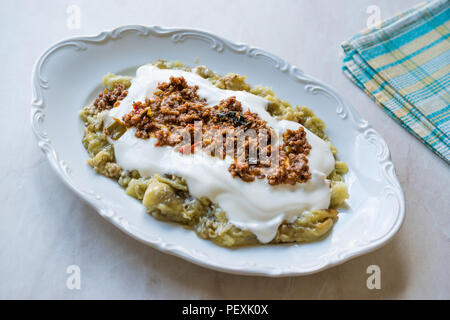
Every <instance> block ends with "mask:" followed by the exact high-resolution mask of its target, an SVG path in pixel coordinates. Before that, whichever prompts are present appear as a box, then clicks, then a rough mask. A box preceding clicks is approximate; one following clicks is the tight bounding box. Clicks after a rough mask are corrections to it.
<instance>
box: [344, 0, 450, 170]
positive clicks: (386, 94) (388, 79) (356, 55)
mask: <svg viewBox="0 0 450 320" xmlns="http://www.w3.org/2000/svg"><path fill="white" fill-rule="evenodd" d="M449 28H450V1H449V0H438V1H429V2H424V3H422V4H419V5H418V6H416V7H414V8H412V9H409V10H407V11H405V12H403V13H401V14H398V15H397V16H395V17H393V18H391V19H389V20H386V21H384V22H382V23H380V24H379V25H377V26H375V27H373V28H370V29H367V30H364V31H362V32H361V33H359V34H357V35H355V36H354V37H353V38H351V39H350V40H348V41H346V42H344V43H343V44H342V48H343V50H344V59H343V62H344V66H343V70H344V73H345V74H346V75H347V76H348V77H349V78H350V79H351V80H352V81H354V82H355V83H356V84H357V85H358V86H359V87H360V88H361V89H363V90H364V91H365V92H366V93H367V94H368V95H369V96H370V97H372V98H373V99H374V100H375V101H376V103H377V104H378V105H379V106H381V107H382V108H383V109H384V110H385V111H386V113H387V114H388V115H389V116H390V117H391V118H393V119H394V120H395V121H397V122H398V123H399V124H400V125H401V126H402V127H404V128H405V129H406V130H408V131H409V132H410V133H411V134H413V135H414V136H415V137H416V138H418V139H419V140H420V141H422V142H423V143H424V144H425V145H426V146H427V147H428V148H430V149H431V150H432V151H434V152H435V153H436V154H438V155H439V156H440V157H442V158H443V159H444V160H445V161H446V162H447V163H449V164H450V94H449V89H450V84H449V83H450V41H449V38H448V37H449V33H450V32H449Z"/></svg>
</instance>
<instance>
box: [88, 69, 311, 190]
mask: <svg viewBox="0 0 450 320" xmlns="http://www.w3.org/2000/svg"><path fill="white" fill-rule="evenodd" d="M197 90H198V86H189V85H188V84H187V82H186V80H185V79H184V77H171V78H170V81H169V82H163V83H159V85H158V87H157V90H155V92H154V93H153V96H152V97H151V98H146V99H145V101H143V102H134V103H133V110H132V111H131V112H130V113H128V114H126V115H124V116H123V118H122V120H123V125H124V126H125V127H127V128H130V127H134V128H136V133H135V135H136V137H137V138H141V139H147V138H150V137H153V138H156V140H157V142H156V144H155V146H172V147H174V148H175V149H176V150H177V151H179V152H182V153H186V152H196V151H197V150H203V151H205V152H207V153H208V154H210V155H211V156H213V157H217V158H219V159H222V160H223V159H225V157H226V156H227V155H228V156H230V157H232V158H234V162H233V163H232V164H231V165H230V166H229V168H228V171H229V172H230V174H231V175H232V176H233V177H239V178H240V179H242V180H244V181H246V182H251V181H254V180H255V178H258V179H263V178H267V181H268V183H269V184H271V185H278V184H292V185H293V184H295V183H302V182H306V181H307V180H308V179H310V178H311V173H310V172H309V166H308V159H307V155H308V154H309V151H310V150H311V145H310V144H309V143H308V141H307V140H306V132H305V130H304V129H303V127H299V128H298V129H297V130H286V132H285V133H284V134H283V144H282V145H281V146H278V147H277V150H276V151H278V152H277V153H276V152H272V151H273V150H272V149H271V148H272V145H271V142H272V139H274V138H275V137H276V133H275V132H274V130H273V129H272V128H270V127H268V126H267V123H266V121H264V120H262V119H261V118H260V117H259V115H258V114H256V113H252V112H250V110H247V111H244V110H243V109H242V105H241V103H240V102H239V101H237V100H236V97H229V98H227V99H224V100H222V101H220V103H219V104H218V105H215V106H212V107H209V106H207V102H206V101H205V99H202V98H201V97H199V95H198V94H197ZM126 93H127V91H125V90H124V88H123V86H122V87H121V85H118V86H116V87H115V88H114V90H113V91H112V92H108V91H107V90H105V92H104V93H102V94H100V95H99V98H98V99H97V100H96V103H94V104H95V105H96V107H97V108H102V109H110V108H112V107H114V104H116V103H117V102H118V101H120V100H121V99H123V97H125V96H126ZM198 124H200V127H199V126H198ZM250 129H251V131H252V132H253V133H254V134H253V135H250V134H248V135H247V134H246V133H247V132H249V130H250ZM106 133H107V134H111V133H110V132H106ZM199 136H200V139H199V138H198V137H199ZM241 136H244V139H243V140H241V139H240V137H241ZM186 138H188V139H187V141H186ZM196 138H197V139H196ZM263 141H265V143H263ZM253 148H255V149H253ZM255 150H256V151H255ZM251 151H253V153H252V152H251ZM262 154H264V155H266V157H262V156H261V155H262ZM275 154H278V162H277V163H278V165H275V166H273V165H271V163H272V162H271V161H270V159H271V158H270V157H272V156H274V155H275ZM260 158H261V159H260Z"/></svg>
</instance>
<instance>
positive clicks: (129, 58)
mask: <svg viewBox="0 0 450 320" xmlns="http://www.w3.org/2000/svg"><path fill="white" fill-rule="evenodd" d="M196 58H198V59H199V62H200V63H201V64H204V65H206V66H208V67H210V68H212V69H213V70H215V71H217V72H219V73H221V74H225V73H228V72H235V73H239V74H243V75H247V80H248V81H249V82H250V83H251V84H253V85H254V84H264V85H267V86H271V87H272V88H273V89H274V91H275V92H276V93H277V94H278V96H279V97H281V98H282V99H285V100H287V101H290V102H291V103H292V104H294V105H295V104H301V105H306V106H308V107H310V108H311V109H313V110H314V112H315V113H316V114H317V115H318V116H319V117H320V118H321V119H323V120H324V121H325V123H326V125H327V133H328V136H329V137H330V139H331V141H332V142H333V143H334V144H335V145H336V147H337V148H338V150H339V157H340V158H341V159H342V160H344V161H345V162H347V164H348V166H349V169H350V171H349V173H348V174H347V175H346V176H345V177H346V183H347V185H348V188H349V193H350V199H349V201H348V205H349V207H348V208H347V209H344V210H341V211H340V215H339V220H338V222H337V224H336V225H335V226H334V229H333V231H332V232H331V234H330V235H329V236H328V237H327V238H325V239H324V240H322V241H318V242H314V243H309V244H302V245H296V244H294V245H266V246H258V247H249V248H240V249H226V248H221V247H219V246H216V245H214V244H212V243H211V242H209V241H205V240H202V239H200V238H198V237H197V236H196V234H195V233H194V232H193V231H190V230H186V229H184V228H182V227H180V226H179V225H175V224H170V223H164V222H159V221H157V220H155V219H154V218H153V217H151V216H149V215H148V214H146V213H145V209H144V207H143V206H142V204H141V203H140V202H138V201H136V200H134V199H133V198H131V197H129V196H127V195H126V194H125V192H124V191H123V190H122V189H121V188H120V186H119V185H118V184H117V183H116V182H114V181H112V180H110V179H107V178H105V177H102V176H100V175H97V174H96V173H95V172H94V170H92V169H91V168H90V167H89V166H88V165H87V164H86V160H87V158H88V155H87V152H86V150H85V149H84V148H83V146H82V144H81V137H82V134H83V124H82V122H81V120H80V119H79V117H78V114H77V113H78V111H79V110H80V108H81V107H82V106H83V105H85V104H87V103H88V102H89V101H91V100H92V99H93V98H94V96H95V95H96V94H97V92H98V91H99V90H100V81H101V78H102V76H103V75H104V74H106V73H107V72H113V73H122V74H130V75H133V74H134V71H135V70H136V68H137V67H138V66H140V65H142V64H145V63H150V62H153V61H154V60H156V59H165V60H169V61H170V60H181V61H183V62H184V63H186V64H188V65H189V64H194V60H195V59H196ZM32 87H33V97H32V108H31V122H32V123H31V124H32V127H33V130H34V133H35V134H36V137H37V139H38V142H39V146H40V148H41V149H42V150H43V151H44V153H45V154H46V155H47V158H48V160H49V161H50V163H51V165H52V167H53V168H54V169H55V171H56V172H57V174H58V175H59V176H60V177H61V178H62V179H63V181H64V182H65V183H66V184H67V185H68V186H69V187H70V188H71V189H72V190H74V191H75V192H76V193H77V194H78V195H79V196H80V197H82V198H83V199H85V200H86V201H87V202H89V203H90V204H91V205H92V206H93V207H94V208H96V209H97V211H98V212H99V213H100V214H101V215H102V216H103V217H104V218H105V219H106V220H108V221H110V222H111V223H113V224H114V225H115V226H117V227H118V228H119V229H121V230H122V231H124V232H126V233H127V234H129V235H131V236H132V237H134V238H136V239H138V240H140V241H142V242H144V243H146V244H148V245H150V246H152V247H154V248H156V249H158V250H161V251H163V252H167V253H170V254H173V255H176V256H179V257H181V258H183V259H186V260H188V261H191V262H193V263H196V264H198V265H201V266H204V267H208V268H212V269H216V270H221V271H225V272H231V273H237V274H248V275H264V276H272V277H279V276H293V275H305V274H310V273H313V272H318V271H320V270H324V269H326V268H329V267H331V266H335V265H337V264H340V263H343V262H344V261H347V260H349V259H350V258H353V257H356V256H358V255H361V254H364V253H367V252H369V251H372V250H375V249H376V248H378V247H380V246H382V245H384V244H385V243H386V242H387V241H388V240H389V239H391V238H392V237H393V235H394V234H395V233H396V232H397V231H398V229H399V228H400V226H401V224H402V222H403V219H404V198H403V192H402V190H401V187H400V185H399V183H398V180H397V178H396V176H395V171H394V166H393V164H392V162H391V160H390V155H389V150H388V147H387V145H386V143H385V141H384V140H383V138H382V137H381V136H380V135H379V134H378V133H377V132H376V131H375V130H374V129H372V128H371V126H370V125H369V123H368V122H367V121H365V120H363V119H361V118H360V116H359V115H358V114H357V112H356V111H355V110H354V109H353V107H351V106H350V104H349V103H348V102H347V101H346V100H345V99H343V98H342V97H341V96H340V95H339V94H338V93H337V92H335V91H334V90H333V89H331V88H330V87H329V86H327V85H326V84H324V83H322V82H320V81H318V80H316V79H314V78H312V77H310V76H308V75H306V74H304V73H303V72H302V71H301V70H300V69H298V68H297V67H295V66H292V65H290V64H289V63H287V62H286V61H284V60H282V59H280V58H278V57H276V56H274V55H272V54H270V53H267V52H265V51H263V50H260V49H257V48H253V47H250V46H248V45H244V44H236V43H233V42H230V41H228V40H225V39H223V38H221V37H218V36H215V35H213V34H210V33H207V32H203V31H198V30H191V29H179V28H162V27H145V26H125V27H120V28H117V29H115V30H113V31H109V32H102V33H101V34H99V35H97V36H93V37H76V38H72V39H68V40H65V41H61V42H59V43H57V44H55V45H54V46H52V47H51V48H49V49H48V50H47V51H45V52H44V53H43V54H42V56H41V57H40V58H39V59H38V61H37V62H36V64H35V67H34V71H33V76H32Z"/></svg>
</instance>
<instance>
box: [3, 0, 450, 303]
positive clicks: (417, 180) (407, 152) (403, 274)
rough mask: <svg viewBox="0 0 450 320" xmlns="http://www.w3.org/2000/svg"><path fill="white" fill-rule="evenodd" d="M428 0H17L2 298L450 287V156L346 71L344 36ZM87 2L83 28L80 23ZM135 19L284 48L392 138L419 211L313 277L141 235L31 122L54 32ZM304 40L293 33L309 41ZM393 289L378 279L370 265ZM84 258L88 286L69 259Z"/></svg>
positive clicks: (6, 25) (297, 294) (409, 204)
mask: <svg viewBox="0 0 450 320" xmlns="http://www.w3.org/2000/svg"><path fill="white" fill-rule="evenodd" d="M415 3H416V1H415V0H396V1H389V0H383V1H377V0H358V1H354V0H345V1H334V0H320V1H307V0H301V1H300V0H291V1H287V0H277V1H261V0H258V1H257V0H253V1H235V0H234V1H230V0H220V1H218V0H215V1H200V0H195V1H194V0H190V1H172V0H158V1H123V0H108V1H90V0H87V1H78V0H69V1H68V0H64V1H56V0H54V1H48V0H47V1H31V0H30V1H23V0H22V1H13V0H10V1H7V0H4V1H2V2H1V4H0V5H1V10H0V61H1V62H0V65H1V68H0V70H1V72H2V80H0V81H1V85H0V101H1V103H0V110H1V114H2V119H1V125H0V128H1V129H0V130H1V135H0V143H1V150H2V152H1V160H0V203H1V206H0V214H1V223H0V298H8V299H9V298H26V299H28V298H32V299H38V298H44V299H46V298H58V299H78V298H88V299H89V298H107V299H108V298H126V299H128V298H138V299H141V298H145V299H168V298H176V299H182V298H185V299H208V298H209V299H216V298H218V299H234V298H236V299H239V298H251V299H260V298H261V299H277V298H279V299H304V298H310V299H318V298H319V299H325V298H363V299H364V298H375V299H380V298H425V299H427V298H441V299H442V298H446V299H448V298H450V268H449V265H450V246H449V244H450V168H449V166H447V165H446V164H445V163H444V161H442V160H441V159H439V158H438V157H437V156H435V155H434V154H433V153H431V152H430V151H429V150H428V149H427V148H426V147H425V146H424V145H422V144H421V143H420V142H418V140H416V139H415V138H414V137H412V136H411V135H410V134H408V133H407V132H406V131H405V130H404V129H402V128H401V127H400V126H399V125H397V124H396V123H394V121H393V120H391V119H390V118H389V117H388V116H387V115H386V114H385V113H384V112H383V111H382V110H381V109H379V108H378V107H377V106H376V105H375V104H374V103H373V102H372V101H371V100H370V99H369V98H368V97H367V96H366V95H365V94H364V93H363V92H362V91H360V90H359V89H358V88H356V86H355V85H353V84H352V83H351V82H350V81H349V80H348V79H347V78H346V77H345V76H344V75H343V74H342V72H341V69H340V68H341V60H340V47H339V44H340V43H341V41H343V40H345V39H347V38H348V37H350V36H351V35H352V34H354V33H356V32H357V31H359V30H360V29H362V28H363V27H365V25H366V21H367V19H368V17H369V14H367V13H366V10H367V7H368V6H370V5H373V4H375V5H378V6H379V8H380V10H381V11H380V12H381V17H382V18H387V17H389V16H391V15H393V14H394V13H396V12H398V11H400V10H403V9H406V8H408V7H411V6H412V5H414V4H415ZM70 5H77V6H78V7H79V8H80V13H81V15H80V18H81V19H80V28H79V29H70V28H68V27H67V26H66V23H67V18H68V15H67V13H66V10H67V7H68V6H70ZM124 24H147V25H162V26H182V27H193V28H199V29H204V30H208V31H211V32H214V33H217V34H219V35H221V36H224V37H226V38H228V39H230V40H233V41H238V42H244V43H248V44H251V45H253V46H256V47H260V48H263V49H265V50H267V51H269V52H273V53H274V54H277V55H279V56H281V57H283V58H285V59H286V60H288V61H290V62H291V63H293V64H295V65H297V66H299V67H300V68H302V69H303V70H304V71H306V72H307V73H310V74H312V75H313V76H316V77H318V78H320V79H323V80H325V81H326V82H328V83H329V84H331V85H332V86H334V87H335V88H336V89H337V90H338V91H340V92H342V94H343V95H345V96H346V97H347V98H348V100H350V102H351V103H352V104H353V105H354V106H355V108H356V109H357V110H358V111H359V112H360V113H361V115H362V116H363V117H364V118H365V119H367V120H369V121H370V122H371V124H372V125H373V126H374V127H375V129H376V130H378V131H379V132H380V133H381V134H382V135H383V136H384V138H385V139H386V141H387V143H388V145H389V147H390V149H391V152H392V158H393V161H394V163H395V165H396V169H397V174H398V177H399V179H400V183H401V185H402V187H403V190H404V193H405V197H406V220H405V223H404V225H403V227H402V229H401V230H400V232H399V233H398V234H397V235H396V236H395V238H394V239H393V240H392V241H391V242H390V243H389V244H387V245H386V246H385V247H383V248H381V249H379V250H378V251H376V252H374V253H370V254H368V255H365V256H363V257H359V258H356V259H354V260H351V261H349V262H347V263H345V264H343V265H341V266H338V267H335V268H333V269H330V270H327V271H324V272H321V273H318V274H315V275H311V276H305V277H295V278H281V279H269V278H263V277H247V276H236V275H229V274H225V273H220V272H216V271H211V270H207V269H204V268H201V267H198V266H195V265H193V264H190V263H188V262H185V261H183V260H181V259H179V258H176V257H172V256H168V255H165V254H162V253H160V252H158V251H156V250H154V249H152V248H149V247H147V246H145V245H143V244H141V243H138V242H137V241H135V240H133V239H131V238H129V237H128V236H126V235H125V234H123V233H122V232H121V231H119V230H117V229H116V228H115V227H113V226H112V225H110V224H109V223H107V222H106V221H104V220H103V219H102V218H101V217H100V216H99V215H98V214H97V213H96V212H95V211H94V210H93V209H92V208H90V207H89V206H87V205H86V204H85V203H83V202H82V201H80V200H79V199H78V198H77V196H75V194H73V193H72V192H71V191H70V190H69V189H68V188H67V187H65V185H63V183H62V182H61V181H60V179H59V178H58V177H57V176H56V175H55V174H54V173H53V171H52V170H51V168H50V166H49V164H48V162H47V160H46V159H45V158H44V156H43V154H42V152H41V151H40V150H39V148H38V146H37V144H36V140H35V138H34V136H33V134H32V132H31V129H30V125H29V122H30V121H29V118H30V116H29V110H30V101H31V88H30V82H31V80H30V76H31V70H32V66H33V63H34V62H35V60H36V59H37V58H38V56H39V55H40V54H41V52H42V51H43V50H45V49H46V48H47V47H49V46H50V45H51V44H53V43H55V42H57V41H59V40H61V39H63V38H67V37H69V36H74V35H80V34H83V35H84V34H97V33H99V32H101V31H103V30H108V29H112V28H114V27H117V26H119V25H124ZM295 39H296V41H294V42H293V41H292V40H295ZM372 264H375V265H378V266H380V268H381V289H380V290H369V289H368V288H367V287H366V279H367V277H368V274H367V273H366V269H367V267H368V266H369V265H372ZM68 265H78V266H79V267H80V269H81V289H80V290H69V289H67V287H66V279H67V277H68V275H67V274H66V268H67V266H68Z"/></svg>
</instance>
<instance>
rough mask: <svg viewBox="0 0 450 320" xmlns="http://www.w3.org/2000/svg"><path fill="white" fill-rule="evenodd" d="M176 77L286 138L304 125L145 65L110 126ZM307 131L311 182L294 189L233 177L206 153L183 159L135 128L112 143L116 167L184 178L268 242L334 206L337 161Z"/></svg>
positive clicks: (251, 99)
mask: <svg viewBox="0 0 450 320" xmlns="http://www.w3.org/2000/svg"><path fill="white" fill-rule="evenodd" d="M171 76H176V77H180V76H183V77H184V78H185V79H186V81H187V83H188V85H191V86H192V85H197V86H198V87H199V89H198V91H197V93H198V95H199V96H200V97H201V98H205V99H206V101H207V104H208V106H213V105H217V104H218V103H219V102H220V100H222V99H225V98H228V97H230V96H236V99H237V100H238V101H240V102H241V103H242V108H243V110H244V111H246V110H247V109H250V111H251V112H254V113H257V114H258V115H259V116H260V117H261V118H262V119H263V120H265V121H267V125H268V126H270V127H272V128H274V129H275V130H276V131H278V132H280V133H282V132H284V131H285V130H286V129H292V130H296V129H298V127H300V126H301V125H300V124H298V123H296V122H293V121H287V120H281V121H279V120H277V119H275V118H273V117H272V116H270V114H269V113H268V112H267V111H266V110H265V108H266V106H267V104H268V101H267V100H266V99H263V98H261V97H259V96H256V95H253V94H251V93H248V92H243V91H231V90H222V89H219V88H217V87H215V86H214V85H212V84H211V83H210V82H209V81H208V80H206V79H203V78H202V77H200V76H199V75H197V74H195V73H192V72H185V71H181V70H170V69H159V68H157V67H154V66H152V65H144V66H141V67H140V68H139V69H138V70H137V72H136V78H134V79H133V80H132V84H131V87H130V88H129V89H128V95H127V97H126V98H125V99H123V100H122V101H121V103H120V106H119V107H117V108H113V109H111V110H109V111H108V112H106V113H105V122H106V124H108V123H110V122H111V121H113V120H112V118H113V117H114V118H118V119H121V118H122V116H123V115H125V114H127V113H129V112H130V111H131V110H132V109H133V107H132V104H133V102H134V101H144V99H145V98H146V97H151V96H152V95H153V92H154V91H155V90H156V87H157V86H158V82H168V81H169V78H170V77H171ZM305 131H306V138H307V140H308V143H309V144H310V145H311V151H310V153H309V155H308V156H307V158H308V164H309V170H310V172H311V175H312V177H311V179H310V180H308V181H307V182H306V183H297V184H295V185H294V186H292V185H276V186H271V185H269V184H268V182H267V179H255V181H253V182H250V183H249V182H244V181H243V180H241V179H239V178H233V177H232V176H231V174H230V173H229V172H228V166H229V165H230V163H231V161H232V159H230V158H228V157H227V158H226V159H225V160H220V159H218V158H214V157H209V156H205V155H204V154H202V152H196V153H193V154H190V155H183V154H181V153H179V152H176V151H174V150H173V148H172V147H170V146H165V147H155V146H154V144H155V143H156V139H154V138H150V139H147V140H144V139H139V138H136V137H135V136H134V133H135V129H134V128H132V129H129V130H128V131H127V132H126V133H125V134H124V135H122V137H120V139H118V140H115V141H114V140H110V142H111V143H112V144H113V145H114V152H115V157H116V162H117V163H118V164H119V165H120V166H121V167H122V168H123V169H125V170H138V171H139V173H140V174H141V175H142V176H144V177H148V176H150V175H152V174H154V173H160V174H174V175H177V176H180V177H183V178H184V179H185V180H186V183H187V185H188V187H189V192H190V193H191V195H193V196H194V197H197V198H200V197H207V198H209V199H210V200H211V201H213V202H215V203H216V204H218V205H219V206H220V207H221V208H222V209H223V210H224V211H225V212H226V215H227V218H228V220H229V221H230V222H231V223H233V224H234V225H235V226H237V227H239V228H241V229H244V230H250V231H251V232H253V233H254V234H255V235H256V236H257V237H258V240H259V241H260V242H262V243H267V242H270V241H271V240H272V239H273V238H274V237H275V235H276V233H277V229H278V227H279V225H280V224H281V223H282V222H283V221H293V220H295V218H296V217H298V216H299V215H301V214H302V213H303V212H305V211H312V210H317V209H326V208H328V206H329V203H330V197H331V189H330V187H329V181H328V180H327V179H326V177H327V176H328V174H329V173H331V171H332V170H333V168H334V157H333V155H332V153H331V151H330V148H329V146H328V144H327V143H326V142H325V141H323V140H322V139H320V138H319V137H317V136H316V135H315V134H313V133H312V132H310V131H308V130H307V129H306V128H305Z"/></svg>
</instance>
